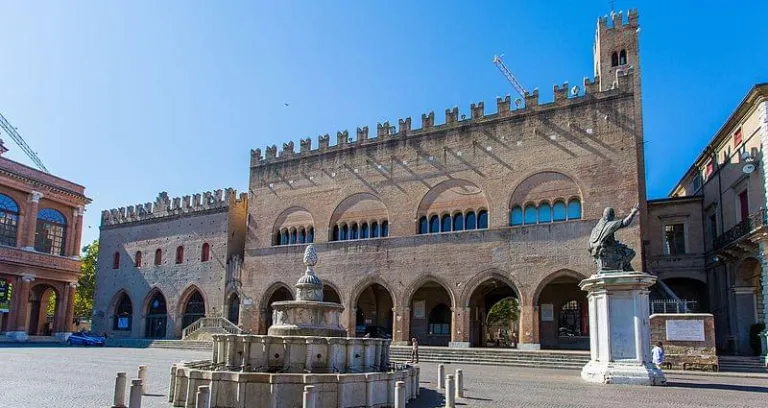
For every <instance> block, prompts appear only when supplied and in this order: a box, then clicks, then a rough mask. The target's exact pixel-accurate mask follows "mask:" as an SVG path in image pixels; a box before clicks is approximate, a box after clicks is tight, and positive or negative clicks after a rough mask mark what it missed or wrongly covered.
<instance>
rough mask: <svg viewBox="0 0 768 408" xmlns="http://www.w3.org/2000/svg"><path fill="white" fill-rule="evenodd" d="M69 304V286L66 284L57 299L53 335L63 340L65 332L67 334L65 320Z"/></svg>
mask: <svg viewBox="0 0 768 408" xmlns="http://www.w3.org/2000/svg"><path fill="white" fill-rule="evenodd" d="M68 303H69V284H68V283H65V284H64V285H62V287H61V290H59V296H57V299H56V313H55V314H54V316H53V335H54V336H56V337H57V338H59V339H60V340H64V339H63V338H62V334H63V332H66V331H67V330H66V325H65V324H64V318H65V316H66V314H67V304H68Z"/></svg>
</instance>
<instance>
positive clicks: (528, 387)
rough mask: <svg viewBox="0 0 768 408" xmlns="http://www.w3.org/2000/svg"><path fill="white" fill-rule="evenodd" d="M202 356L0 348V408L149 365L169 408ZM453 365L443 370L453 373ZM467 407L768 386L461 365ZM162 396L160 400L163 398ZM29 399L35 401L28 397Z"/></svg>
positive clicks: (766, 388)
mask: <svg viewBox="0 0 768 408" xmlns="http://www.w3.org/2000/svg"><path fill="white" fill-rule="evenodd" d="M208 355H209V354H208V353H206V352H200V351H189V350H166V349H126V348H63V347H50V348H48V347H9V348H8V347H0V356H2V365H0V367H2V369H0V407H2V408H6V407H8V408H10V407H13V408H18V407H35V408H38V407H56V408H61V407H78V408H80V407H98V408H104V407H108V406H110V404H111V402H112V401H111V398H112V391H113V388H114V377H115V373H116V372H117V371H126V372H128V373H129V378H131V377H135V372H136V369H137V367H138V365H139V364H142V363H146V364H147V365H148V366H149V393H150V394H153V395H150V396H147V397H145V398H144V401H143V404H142V407H143V408H152V407H164V408H167V407H170V406H171V405H170V404H169V403H167V402H166V398H165V396H164V395H165V393H166V392H167V388H168V373H169V371H168V370H169V367H170V364H171V363H172V362H176V361H181V360H185V359H186V360H195V359H201V358H206V357H207V356H208ZM421 367H422V376H421V381H422V384H421V386H422V395H421V397H419V399H418V400H416V401H413V402H411V403H410V404H408V408H427V407H430V408H431V407H439V406H442V395H440V394H438V393H436V392H434V391H433V389H434V387H435V381H436V378H435V375H436V372H437V367H436V365H435V364H422V365H421ZM456 368H458V366H456V365H448V366H447V369H448V370H449V371H451V372H452V371H453V370H455V369H456ZM462 368H463V369H464V376H465V380H464V381H465V384H464V388H465V390H466V391H465V396H466V397H467V398H464V399H463V400H459V401H458V403H457V406H466V407H610V408H616V407H617V406H620V407H622V408H624V407H696V408H701V407H765V406H767V405H768V403H766V401H768V379H765V378H760V379H748V378H732V377H723V376H679V377H676V376H674V375H672V376H670V386H667V387H628V386H600V385H593V384H588V383H584V382H582V381H581V380H580V378H579V376H578V371H572V370H546V369H524V368H509V367H490V366H473V365H466V366H462ZM159 394H163V396H160V395H159ZM30 396H32V397H30Z"/></svg>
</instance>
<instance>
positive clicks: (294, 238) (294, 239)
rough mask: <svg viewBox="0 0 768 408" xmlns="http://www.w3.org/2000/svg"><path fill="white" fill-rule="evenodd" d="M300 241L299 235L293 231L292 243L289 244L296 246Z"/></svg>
mask: <svg viewBox="0 0 768 408" xmlns="http://www.w3.org/2000/svg"><path fill="white" fill-rule="evenodd" d="M298 239H299V233H298V232H297V231H296V230H295V229H293V230H291V241H290V242H289V243H290V244H291V245H294V244H296V241H297V240H298Z"/></svg>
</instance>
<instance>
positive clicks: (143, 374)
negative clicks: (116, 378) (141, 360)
mask: <svg viewBox="0 0 768 408" xmlns="http://www.w3.org/2000/svg"><path fill="white" fill-rule="evenodd" d="M138 377H139V380H141V394H142V395H146V394H147V366H145V365H140V366H139V375H138Z"/></svg>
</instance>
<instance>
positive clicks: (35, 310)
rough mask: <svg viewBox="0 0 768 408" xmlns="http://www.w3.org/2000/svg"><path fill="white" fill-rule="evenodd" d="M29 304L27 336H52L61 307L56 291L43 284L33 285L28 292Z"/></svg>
mask: <svg viewBox="0 0 768 408" xmlns="http://www.w3.org/2000/svg"><path fill="white" fill-rule="evenodd" d="M29 303H30V304H29V326H27V334H29V335H30V336H52V335H53V333H55V332H56V330H57V329H58V328H57V327H54V326H55V325H56V324H57V323H56V316H58V314H59V312H60V310H59V308H60V307H61V306H60V303H61V302H60V300H59V296H58V293H57V291H56V289H55V288H54V287H53V286H51V285H48V284H45V283H42V284H39V285H35V286H34V287H33V288H32V290H31V291H30V297H29Z"/></svg>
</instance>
